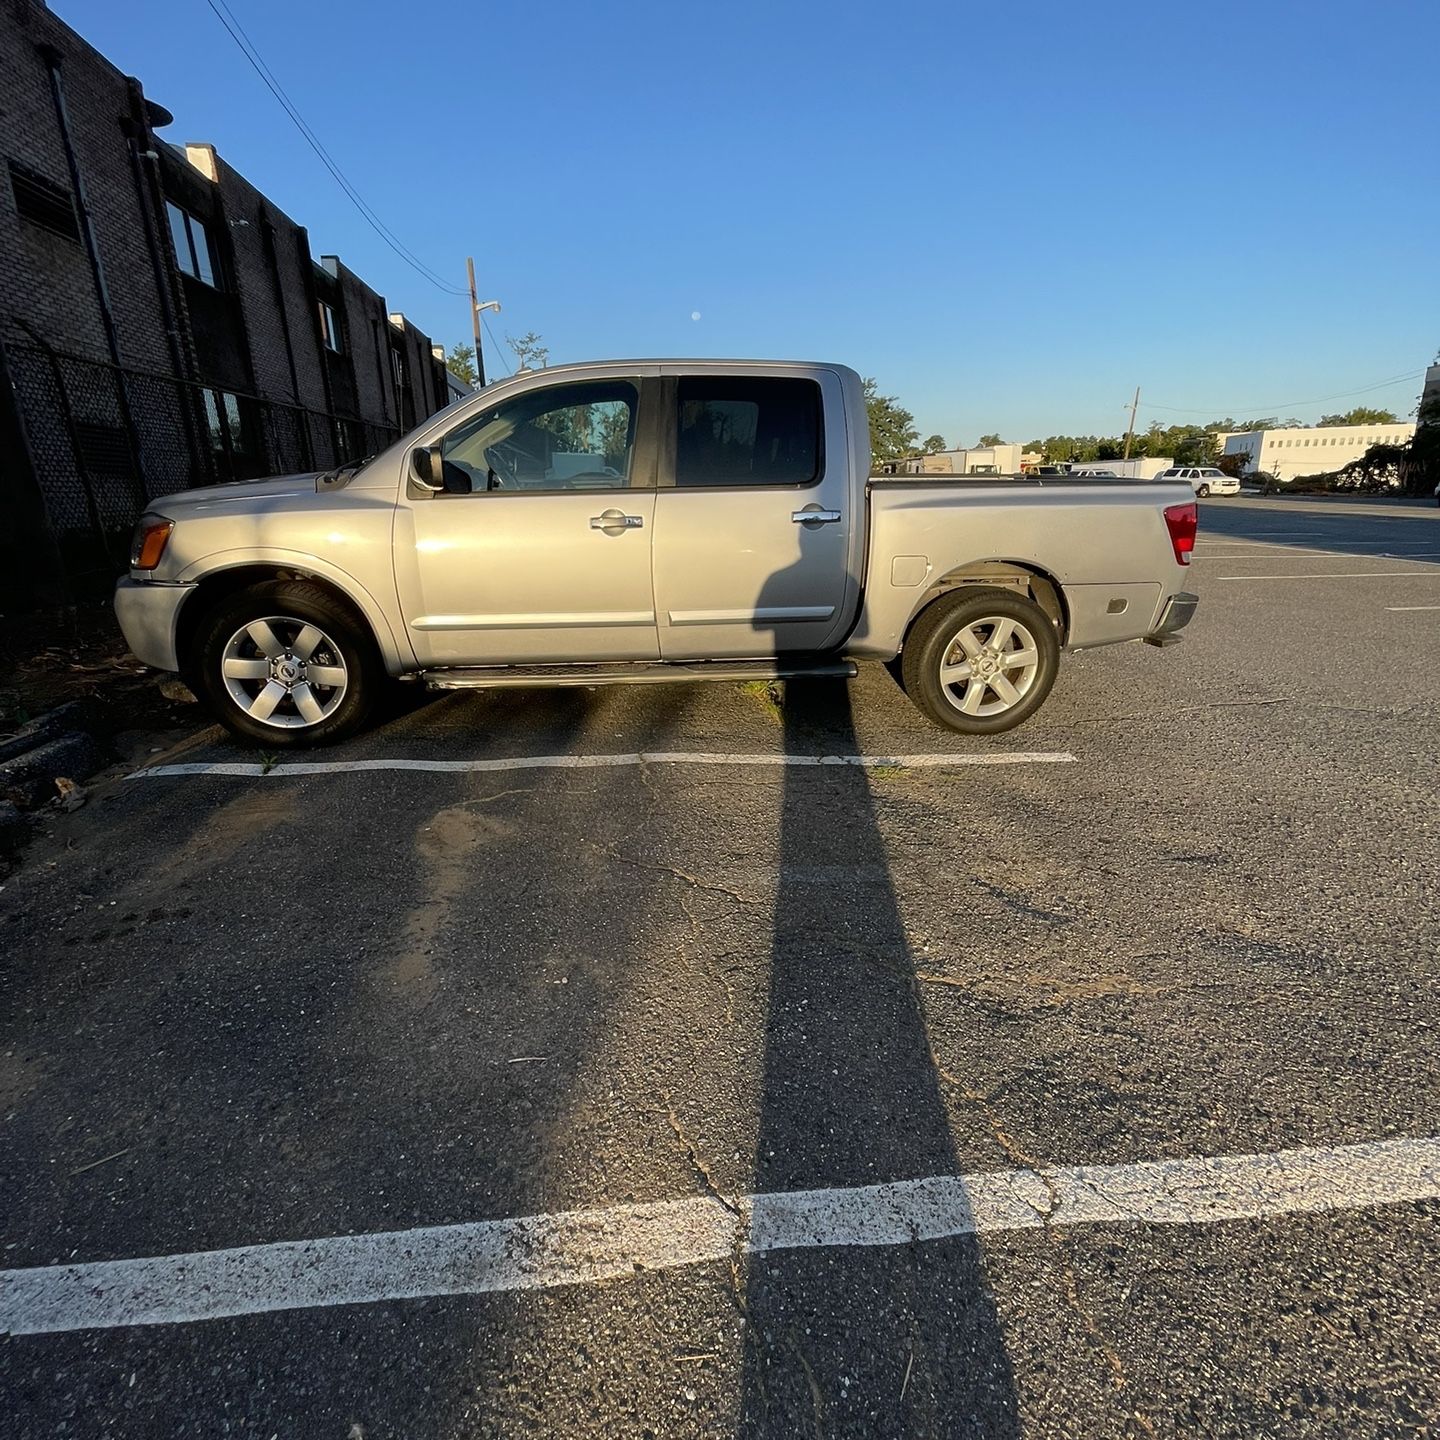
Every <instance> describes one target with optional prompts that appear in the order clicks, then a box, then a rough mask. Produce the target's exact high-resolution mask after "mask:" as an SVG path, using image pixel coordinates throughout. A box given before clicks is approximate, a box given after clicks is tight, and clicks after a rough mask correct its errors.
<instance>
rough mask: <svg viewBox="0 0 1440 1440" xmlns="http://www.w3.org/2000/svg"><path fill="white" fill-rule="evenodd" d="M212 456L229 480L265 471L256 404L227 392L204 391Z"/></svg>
mask: <svg viewBox="0 0 1440 1440" xmlns="http://www.w3.org/2000/svg"><path fill="white" fill-rule="evenodd" d="M200 398H201V400H202V402H203V404H204V406H205V424H206V428H207V429H208V430H209V432H210V453H211V454H212V455H213V456H214V457H215V467H216V469H217V471H218V472H219V474H220V475H221V477H222V478H223V479H227V480H244V479H247V478H249V477H251V476H255V475H259V474H260V473H261V472H262V470H263V468H264V467H263V465H262V464H261V461H262V460H263V458H264V457H263V456H262V455H261V453H260V443H259V435H258V427H257V424H256V414H255V402H254V401H253V400H250V399H246V398H243V397H241V396H239V395H232V394H230V393H229V391H226V390H202V391H201V392H200Z"/></svg>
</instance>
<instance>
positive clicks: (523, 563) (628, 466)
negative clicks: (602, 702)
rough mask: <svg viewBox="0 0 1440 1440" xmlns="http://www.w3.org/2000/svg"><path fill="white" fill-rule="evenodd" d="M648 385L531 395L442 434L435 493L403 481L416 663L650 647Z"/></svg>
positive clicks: (590, 385) (628, 654) (620, 655)
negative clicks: (645, 395)
mask: <svg viewBox="0 0 1440 1440" xmlns="http://www.w3.org/2000/svg"><path fill="white" fill-rule="evenodd" d="M646 384H647V382H644V381H641V380H638V379H617V380H608V379H607V380H586V381H571V382H568V383H561V384H557V385H550V386H541V387H539V388H535V389H529V390H526V391H524V392H522V393H521V394H519V395H515V396H512V397H511V398H509V399H507V400H503V401H501V402H500V403H499V404H498V405H496V406H495V407H494V408H493V409H490V410H484V411H482V412H481V413H480V414H478V415H473V416H471V417H470V418H468V419H466V420H463V421H461V422H460V423H458V424H457V425H456V427H455V428H454V429H453V430H452V431H451V432H450V433H449V434H448V435H446V436H445V437H444V439H443V440H442V441H441V456H442V461H443V467H442V475H443V480H442V482H441V483H443V486H444V489H443V492H442V493H439V494H434V493H429V492H427V491H425V490H424V489H423V488H421V487H420V486H418V485H417V484H416V481H415V479H414V478H413V477H411V478H407V481H406V485H405V498H404V499H403V500H402V502H401V505H400V508H399V511H398V513H397V516H396V534H395V567H396V582H397V586H398V589H399V596H400V604H401V607H402V610H403V612H404V615H405V624H406V628H407V630H408V631H409V636H410V641H411V644H412V645H413V646H414V647H415V654H416V658H417V659H418V660H419V661H420V664H421V665H422V666H441V665H496V664H526V663H529V664H545V663H570V662H590V661H604V660H654V659H656V658H657V657H658V655H659V643H658V639H657V636H656V628H655V606H654V594H653V588H652V581H651V571H650V543H651V536H652V534H653V526H654V518H655V490H654V447H653V445H651V444H649V443H640V442H638V441H637V436H639V435H641V434H642V433H646V432H644V431H642V428H641V427H642V421H643V410H644V404H643V402H642V400H641V392H642V389H644V388H645V387H646Z"/></svg>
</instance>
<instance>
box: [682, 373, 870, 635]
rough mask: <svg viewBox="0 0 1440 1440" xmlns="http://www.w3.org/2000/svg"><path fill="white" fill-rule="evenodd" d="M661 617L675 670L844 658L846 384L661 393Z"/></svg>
mask: <svg viewBox="0 0 1440 1440" xmlns="http://www.w3.org/2000/svg"><path fill="white" fill-rule="evenodd" d="M664 395H665V400H664V410H665V417H664V418H665V421H666V425H665V430H666V436H667V438H666V441H665V442H664V445H663V447H662V460H661V467H660V481H659V488H658V489H657V490H656V499H655V538H654V555H655V561H654V564H655V609H656V616H657V621H658V624H659V633H660V652H661V654H662V655H663V656H664V658H665V659H667V660H690V659H717V660H718V659H733V658H740V657H765V656H771V655H777V654H783V653H786V652H790V653H794V652H800V651H820V650H824V649H826V648H828V647H830V646H832V645H835V644H838V643H839V641H840V640H841V639H842V638H843V636H844V631H845V627H846V626H847V625H848V624H849V621H850V615H849V609H850V605H849V600H850V596H851V593H852V592H853V591H854V589H855V587H856V586H857V585H858V576H854V575H852V574H851V573H850V571H851V568H852V566H851V563H850V561H851V544H850V541H851V534H852V531H853V529H854V527H855V526H856V525H857V524H859V523H861V519H862V517H860V516H857V515H852V514H851V513H850V512H851V498H852V496H851V486H850V482H849V451H848V442H847V437H846V434H845V422H844V404H843V398H842V392H841V389H840V385H839V381H838V379H837V378H836V377H835V376H833V375H832V374H830V373H829V372H817V374H816V375H815V377H814V378H809V377H798V376H794V375H785V376H776V375H764V374H756V373H754V372H753V371H752V372H751V373H750V374H747V375H726V374H724V373H703V374H689V375H680V376H677V377H676V378H675V379H673V380H671V381H668V382H667V384H666V385H665V387H664Z"/></svg>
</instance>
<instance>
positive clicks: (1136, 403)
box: [470, 277, 1140, 460]
mask: <svg viewBox="0 0 1440 1440" xmlns="http://www.w3.org/2000/svg"><path fill="white" fill-rule="evenodd" d="M470 290H471V299H474V290H475V281H474V278H473V277H472V278H471V281H470ZM475 323H476V324H477V325H478V324H479V323H480V322H479V321H478V320H477V321H476V322H475ZM1139 408H1140V387H1139V386H1138V385H1137V386H1136V387H1135V398H1134V400H1132V401H1131V402H1130V428H1129V429H1128V430H1127V431H1126V432H1125V459H1127V460H1128V459H1129V458H1130V442H1131V441H1132V440H1133V439H1134V438H1135V412H1136V411H1137V410H1138V409H1139Z"/></svg>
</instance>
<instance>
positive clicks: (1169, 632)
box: [1145, 590, 1200, 646]
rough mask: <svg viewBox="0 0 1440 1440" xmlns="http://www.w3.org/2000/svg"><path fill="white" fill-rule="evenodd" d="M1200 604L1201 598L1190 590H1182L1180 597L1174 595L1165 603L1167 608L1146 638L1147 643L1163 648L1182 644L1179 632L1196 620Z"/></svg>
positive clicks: (1162, 611)
mask: <svg viewBox="0 0 1440 1440" xmlns="http://www.w3.org/2000/svg"><path fill="white" fill-rule="evenodd" d="M1199 604H1200V597H1199V596H1198V595H1192V594H1190V592H1189V591H1188V590H1182V591H1180V593H1179V594H1178V595H1172V596H1171V597H1170V598H1169V599H1168V600H1167V601H1166V602H1165V608H1164V609H1163V610H1161V612H1160V619H1159V621H1158V622H1157V623H1156V625H1155V628H1154V629H1153V630H1152V631H1151V632H1150V633H1149V634H1148V635H1147V636H1146V637H1145V643H1146V644H1147V645H1161V646H1164V645H1178V644H1179V643H1180V636H1179V633H1178V632H1179V631H1181V630H1183V629H1184V628H1185V627H1186V626H1187V625H1188V624H1189V623H1190V622H1191V621H1192V620H1193V619H1194V618H1195V608H1196V606H1198V605H1199Z"/></svg>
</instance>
